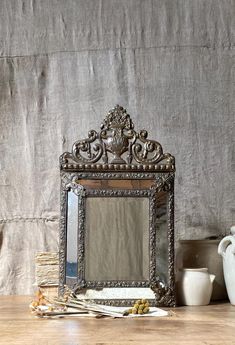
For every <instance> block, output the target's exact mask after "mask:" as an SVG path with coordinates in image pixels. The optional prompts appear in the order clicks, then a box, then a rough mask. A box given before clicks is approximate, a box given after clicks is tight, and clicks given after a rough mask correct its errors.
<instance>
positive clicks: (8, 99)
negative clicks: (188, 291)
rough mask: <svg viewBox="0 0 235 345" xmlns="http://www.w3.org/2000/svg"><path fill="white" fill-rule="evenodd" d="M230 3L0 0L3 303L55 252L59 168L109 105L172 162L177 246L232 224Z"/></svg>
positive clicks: (26, 286)
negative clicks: (45, 254) (39, 260)
mask: <svg viewBox="0 0 235 345" xmlns="http://www.w3.org/2000/svg"><path fill="white" fill-rule="evenodd" d="M234 18H235V5H234V1H233V0H155V1H154V0H86V1H84V0H83V1H82V0H66V1H63V0H50V1H49V0H45V1H44V0H37V1H35V0H15V1H14V0H2V1H1V2H0V76H1V78H0V195H1V198H0V293H2V294H16V293H17V294H27V293H30V292H32V289H33V288H32V283H33V282H34V255H35V253H36V252H37V251H42V250H44V251H48V250H52V251H54V250H57V248H58V247H57V246H58V228H59V184H60V183H59V168H58V158H59V155H60V154H61V153H62V152H63V151H67V150H70V149H71V146H72V143H73V142H74V141H75V140H77V139H78V138H83V137H86V136H87V132H88V130H90V129H97V130H98V129H99V124H100V123H101V121H102V120H103V118H104V117H105V115H106V112H107V111H108V110H109V109H110V108H112V107H113V106H114V105H115V104H117V103H118V104H120V105H122V106H124V107H125V108H127V110H128V112H129V114H130V115H131V117H132V119H133V121H134V123H135V128H136V129H137V130H140V129H142V128H145V129H147V130H148V131H149V137H150V138H152V139H157V140H158V141H160V142H161V143H162V145H163V148H164V150H165V151H166V152H171V153H172V154H173V155H175V157H176V166H177V173H176V186H175V191H176V199H175V204H176V208H175V212H176V222H175V225H176V238H177V239H179V238H181V239H188V238H205V237H206V236H211V235H220V234H223V233H225V232H227V231H228V228H229V226H231V225H232V224H233V223H235V216H234V211H235V205H234V197H235V188H234V186H235V151H234V138H235V131H234V127H235V125H234V122H235V121H234V111H235V97H234V96H235V95H234V31H235V30H234Z"/></svg>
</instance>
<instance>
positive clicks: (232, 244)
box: [218, 226, 235, 305]
mask: <svg viewBox="0 0 235 345" xmlns="http://www.w3.org/2000/svg"><path fill="white" fill-rule="evenodd" d="M218 253H219V254H220V255H222V258H223V270H224V280H225V284H226V288H227V292H228V297H229V300H230V303H231V304H233V305H235V226H232V227H231V235H230V236H226V237H224V238H223V239H222V241H221V242H220V244H219V247H218Z"/></svg>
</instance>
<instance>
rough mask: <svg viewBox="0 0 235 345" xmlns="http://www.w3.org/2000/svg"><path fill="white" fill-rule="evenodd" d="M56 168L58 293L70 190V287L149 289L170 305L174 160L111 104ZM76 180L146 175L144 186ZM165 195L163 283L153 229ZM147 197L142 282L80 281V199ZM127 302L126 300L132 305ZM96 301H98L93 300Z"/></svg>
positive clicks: (82, 219)
mask: <svg viewBox="0 0 235 345" xmlns="http://www.w3.org/2000/svg"><path fill="white" fill-rule="evenodd" d="M60 170H61V204H60V206H61V217H60V293H61V294H62V293H63V291H64V284H65V282H66V252H67V249H66V248H67V242H66V241H67V209H68V204H67V195H68V191H73V193H75V194H76V195H77V196H78V197H79V200H80V201H79V211H78V214H79V217H78V230H77V231H78V235H77V236H78V241H79V245H78V249H77V258H78V261H77V262H78V276H77V277H76V279H75V280H74V284H73V285H72V287H73V288H74V290H80V289H86V288H101V287H150V288H151V289H152V290H153V291H154V294H155V296H156V303H157V305H159V306H161V305H163V306H175V277H174V172H175V159H174V157H173V156H172V155H171V154H169V153H163V149H162V146H161V144H160V143H159V142H157V141H154V140H150V139H148V132H147V131H146V130H141V131H140V132H136V131H135V130H134V125H133V122H132V120H131V118H130V116H129V114H128V113H127V112H126V110H125V109H124V108H123V107H121V106H119V105H117V106H115V107H114V108H113V109H112V110H110V111H109V112H108V114H107V116H106V117H105V119H104V121H103V122H102V124H101V130H100V131H99V132H96V131H95V130H91V131H89V133H88V138H86V139H83V140H78V141H76V142H75V143H74V144H73V146H72V151H71V152H64V153H63V154H62V155H61V156H60ZM80 179H102V180H103V179H104V180H110V179H111V180H112V179H113V180H115V179H118V180H126V179H130V180H142V179H151V180H153V181H154V182H153V185H152V186H151V188H150V189H147V190H146V189H138V188H137V189H133V190H128V189H125V188H123V189H120V190H115V189H106V190H105V189H104V190H100V189H98V190H96V189H93V190H89V189H85V188H84V187H83V186H82V185H81V184H80V182H79V181H80ZM158 193H167V195H168V197H167V205H166V208H167V212H168V213H167V243H168V244H167V248H166V252H167V253H168V283H167V284H165V283H164V282H162V281H161V279H159V277H158V275H157V264H156V262H157V261H156V260H157V249H156V243H157V240H159V239H158V233H157V230H156V221H157V217H158V216H157V207H158V205H157V202H158V201H157V194H158ZM89 196H90V197H91V196H93V197H95V196H100V197H101V196H102V197H120V196H132V197H143V196H144V197H146V196H147V197H148V198H149V200H150V209H149V251H150V252H149V258H150V264H149V265H150V267H149V276H150V279H149V280H148V281H101V282H100V281H94V282H93V281H92V282H89V281H86V279H85V271H84V270H85V268H84V267H85V266H84V263H85V232H86V227H85V218H86V206H85V199H86V197H89ZM126 302H127V300H110V299H107V300H105V302H104V300H102V302H101V303H105V304H110V305H126V304H125V303H126ZM132 302H133V301H129V303H132ZM97 303H99V300H97Z"/></svg>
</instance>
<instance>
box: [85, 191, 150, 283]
mask: <svg viewBox="0 0 235 345" xmlns="http://www.w3.org/2000/svg"><path fill="white" fill-rule="evenodd" d="M85 257H86V260H85V279H86V281H102V280H127V281H132V280H133V281H139V280H148V279H149V199H148V198H146V197H140V198H136V197H135V198H133V197H87V198H86V225H85Z"/></svg>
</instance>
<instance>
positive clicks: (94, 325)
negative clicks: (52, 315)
mask: <svg viewBox="0 0 235 345" xmlns="http://www.w3.org/2000/svg"><path fill="white" fill-rule="evenodd" d="M30 301H31V297H30V296H1V297H0V344H1V345H3V344H4V345H6V344H8V345H17V344H24V345H28V344H30V345H39V344H40V345H41V344H43V345H55V344H60V345H78V344H79V345H88V344H89V345H108V344H109V345H110V344H113V345H120V344H122V345H125V344H131V345H137V344H138V345H140V344H141V345H143V344H147V345H148V344H150V345H151V344H159V345H176V344H181V345H234V344H235V307H234V306H232V305H230V304H229V303H226V304H214V305H209V306H204V307H178V308H175V309H174V310H173V313H174V314H173V316H170V317H162V318H144V319H94V318H75V317H67V318H60V319H59V318H57V319H38V318H36V317H35V316H33V315H32V314H30V312H29V309H28V304H29V303H30Z"/></svg>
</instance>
